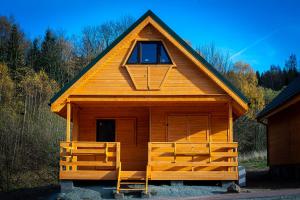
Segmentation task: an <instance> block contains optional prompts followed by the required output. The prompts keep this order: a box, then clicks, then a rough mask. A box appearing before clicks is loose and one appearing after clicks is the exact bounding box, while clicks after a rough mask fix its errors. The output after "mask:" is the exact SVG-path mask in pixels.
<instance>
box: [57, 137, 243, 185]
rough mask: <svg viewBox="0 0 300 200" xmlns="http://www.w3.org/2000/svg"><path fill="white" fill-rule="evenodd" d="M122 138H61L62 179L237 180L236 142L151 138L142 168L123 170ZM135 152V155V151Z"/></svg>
mask: <svg viewBox="0 0 300 200" xmlns="http://www.w3.org/2000/svg"><path fill="white" fill-rule="evenodd" d="M120 147H121V144H120V142H81V141H80V142H61V144H60V155H61V159H60V174H59V176H60V179H61V180H119V179H123V180H124V179H128V180H130V179H133V180H136V179H140V180H146V182H147V181H148V180H237V179H238V170H237V167H238V161H237V155H238V154H237V143H235V142H209V143H204V142H203V143H186V142H149V143H148V160H147V164H146V165H145V168H144V170H142V171H123V170H122V167H121V166H122V163H121V156H120V155H121V148H120ZM133 156H134V155H133Z"/></svg>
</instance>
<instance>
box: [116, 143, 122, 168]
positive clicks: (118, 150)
mask: <svg viewBox="0 0 300 200" xmlns="http://www.w3.org/2000/svg"><path fill="white" fill-rule="evenodd" d="M116 145H117V146H116V154H117V155H116V168H117V169H118V168H119V167H120V161H121V157H120V155H121V154H120V153H121V152H120V150H121V148H120V142H117V144H116Z"/></svg>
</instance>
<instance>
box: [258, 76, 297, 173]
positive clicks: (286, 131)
mask: <svg viewBox="0 0 300 200" xmlns="http://www.w3.org/2000/svg"><path fill="white" fill-rule="evenodd" d="M257 119H258V121H260V122H262V123H264V124H265V125H266V126H267V149H268V165H269V166H270V172H271V174H272V175H273V176H275V177H279V178H298V179H300V77H298V78H296V79H295V80H294V81H293V82H292V83H291V84H289V85H288V86H287V87H286V88H285V89H284V90H283V91H282V92H281V93H280V94H279V95H278V96H277V97H275V98H274V100H273V101H272V102H270V103H269V104H268V105H267V106H266V107H265V108H264V109H263V110H262V111H261V112H260V113H259V114H258V115H257Z"/></svg>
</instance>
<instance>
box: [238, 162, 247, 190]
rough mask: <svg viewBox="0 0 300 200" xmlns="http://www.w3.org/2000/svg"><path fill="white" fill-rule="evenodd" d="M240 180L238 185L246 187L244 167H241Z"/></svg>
mask: <svg viewBox="0 0 300 200" xmlns="http://www.w3.org/2000/svg"><path fill="white" fill-rule="evenodd" d="M238 169H239V180H238V185H239V186H240V187H246V169H245V167H243V166H239V167H238Z"/></svg>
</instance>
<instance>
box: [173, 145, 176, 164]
mask: <svg viewBox="0 0 300 200" xmlns="http://www.w3.org/2000/svg"><path fill="white" fill-rule="evenodd" d="M173 145H174V163H176V142H174V143H173Z"/></svg>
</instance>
